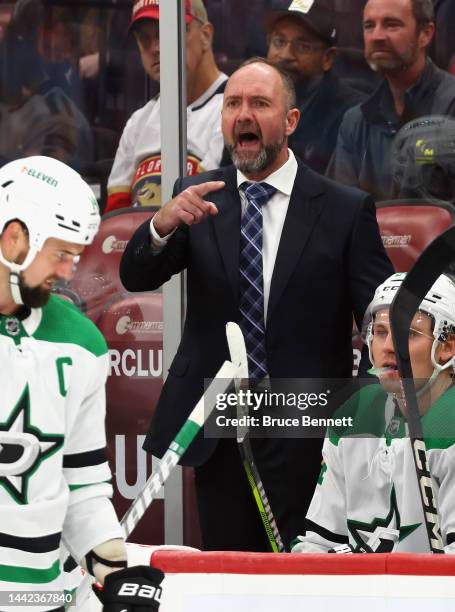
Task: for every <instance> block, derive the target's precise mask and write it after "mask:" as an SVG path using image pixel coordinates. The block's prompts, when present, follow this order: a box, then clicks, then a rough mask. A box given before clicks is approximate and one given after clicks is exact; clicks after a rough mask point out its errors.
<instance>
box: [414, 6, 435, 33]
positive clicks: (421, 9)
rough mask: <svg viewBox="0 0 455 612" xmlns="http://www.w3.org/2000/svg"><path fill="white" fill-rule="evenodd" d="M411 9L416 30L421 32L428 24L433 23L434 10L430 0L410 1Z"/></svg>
mask: <svg viewBox="0 0 455 612" xmlns="http://www.w3.org/2000/svg"><path fill="white" fill-rule="evenodd" d="M411 8H412V14H413V15H414V19H415V20H416V23H417V29H418V30H421V29H422V28H423V27H425V26H426V25H428V24H429V23H432V22H434V8H433V1H432V0H411Z"/></svg>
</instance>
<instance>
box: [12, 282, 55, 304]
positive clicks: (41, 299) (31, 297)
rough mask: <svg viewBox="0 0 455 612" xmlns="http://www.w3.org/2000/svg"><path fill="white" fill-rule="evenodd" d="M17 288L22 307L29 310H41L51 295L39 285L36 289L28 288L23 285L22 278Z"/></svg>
mask: <svg viewBox="0 0 455 612" xmlns="http://www.w3.org/2000/svg"><path fill="white" fill-rule="evenodd" d="M19 288H20V292H21V297H22V301H23V302H24V305H25V306H28V307H29V308H42V307H43V306H45V305H46V304H47V303H48V301H49V298H50V295H51V292H50V291H49V289H44V287H41V286H40V285H38V287H29V286H28V285H26V284H25V282H24V279H23V278H22V277H21V278H20V281H19Z"/></svg>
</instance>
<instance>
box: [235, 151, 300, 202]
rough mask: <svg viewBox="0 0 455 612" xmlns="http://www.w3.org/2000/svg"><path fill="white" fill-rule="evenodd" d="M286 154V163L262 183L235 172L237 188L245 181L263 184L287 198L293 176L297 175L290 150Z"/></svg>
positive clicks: (238, 171)
mask: <svg viewBox="0 0 455 612" xmlns="http://www.w3.org/2000/svg"><path fill="white" fill-rule="evenodd" d="M288 154H289V157H288V159H287V160H286V162H285V163H284V164H283V165H282V166H281V167H280V168H278V170H275V172H272V174H269V176H266V177H265V178H264V179H262V181H251V180H250V179H248V178H247V177H246V176H245V175H244V174H243V173H242V172H240V170H237V187H240V185H241V184H242V183H244V182H245V181H248V182H250V183H254V182H261V183H262V182H264V183H268V184H269V185H271V186H272V187H275V189H276V190H277V191H280V192H281V193H284V195H286V196H288V197H289V196H290V195H291V191H292V188H293V186H294V180H295V175H296V174H297V160H296V159H295V155H294V153H293V152H292V151H291V149H288Z"/></svg>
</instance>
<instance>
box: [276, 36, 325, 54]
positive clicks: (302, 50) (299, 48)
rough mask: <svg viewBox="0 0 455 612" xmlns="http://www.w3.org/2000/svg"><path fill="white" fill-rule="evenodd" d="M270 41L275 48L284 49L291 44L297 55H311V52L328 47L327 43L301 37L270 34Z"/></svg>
mask: <svg viewBox="0 0 455 612" xmlns="http://www.w3.org/2000/svg"><path fill="white" fill-rule="evenodd" d="M268 42H269V46H271V47H274V48H275V49H284V48H285V47H287V46H288V45H289V46H290V47H291V50H292V51H293V52H294V53H295V54H296V55H310V53H316V52H317V51H322V50H323V49H326V48H327V47H326V45H323V44H319V43H310V42H307V41H306V40H301V39H299V38H293V39H292V40H288V39H287V38H285V37H284V36H269V38H268Z"/></svg>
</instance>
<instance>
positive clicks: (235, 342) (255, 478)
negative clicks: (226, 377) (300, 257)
mask: <svg viewBox="0 0 455 612" xmlns="http://www.w3.org/2000/svg"><path fill="white" fill-rule="evenodd" d="M226 338H227V342H228V346H229V354H230V358H231V361H232V363H233V364H234V366H237V373H236V376H235V379H234V382H235V388H236V391H237V393H238V392H239V391H240V390H241V389H242V388H243V387H247V385H248V357H247V352H246V346H245V340H244V338H243V334H242V330H241V329H240V327H239V326H238V325H237V323H232V322H229V323H227V324H226ZM239 412H240V414H239V416H242V412H241V406H240V404H239ZM237 442H238V445H239V451H240V456H241V459H242V463H243V467H244V469H245V473H246V477H247V479H248V482H249V484H250V487H251V490H252V493H253V497H254V500H255V502H256V506H257V508H258V510H259V514H260V517H261V520H262V524H263V525H264V529H265V532H266V534H267V538H268V540H269V544H270V547H271V549H272V551H273V552H284V551H285V547H284V544H283V540H282V539H281V535H280V532H279V529H278V525H277V524H276V520H275V517H274V515H273V511H272V508H271V506H270V502H269V499H268V497H267V493H266V492H265V489H264V485H263V484H262V480H261V476H260V474H259V470H258V468H257V466H256V463H255V461H254V456H253V451H252V448H251V443H250V440H249V435H248V427H247V426H246V425H245V426H244V427H238V428H237Z"/></svg>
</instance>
